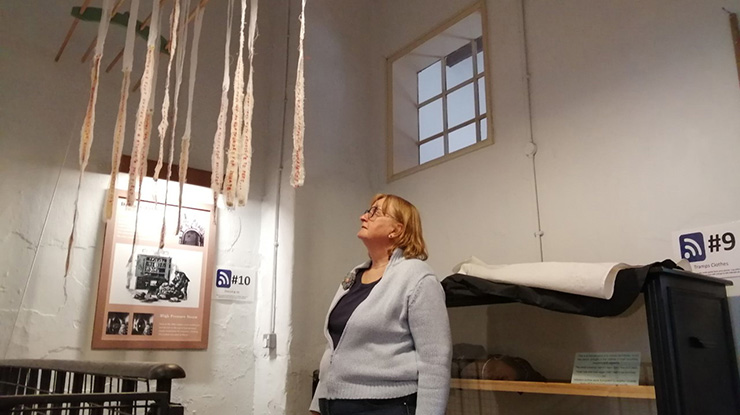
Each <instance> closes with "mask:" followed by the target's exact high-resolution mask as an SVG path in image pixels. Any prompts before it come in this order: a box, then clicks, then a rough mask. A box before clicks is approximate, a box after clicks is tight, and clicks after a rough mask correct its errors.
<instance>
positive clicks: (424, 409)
mask: <svg viewBox="0 0 740 415" xmlns="http://www.w3.org/2000/svg"><path fill="white" fill-rule="evenodd" d="M369 265H370V262H369V261H368V262H366V263H364V264H362V265H360V266H358V267H355V268H354V269H353V270H352V271H351V273H350V276H351V277H354V275H356V273H357V270H359V269H362V268H367V267H369ZM359 283H360V282H359V281H355V284H359ZM346 293H347V290H345V289H344V288H343V287H342V286H341V285H340V286H339V289H338V290H337V293H336V295H334V300H332V302H331V306H330V307H329V311H328V312H327V314H326V321H325V323H324V335H325V336H326V340H327V346H326V350H325V351H324V356H323V357H322V358H321V365H320V381H319V385H318V387H317V389H316V394H315V395H314V399H313V402H311V408H310V409H311V410H312V411H316V412H319V405H318V399H319V398H326V399H389V398H397V397H401V396H406V395H410V394H412V393H418V397H417V407H416V408H417V409H416V413H417V414H419V415H443V414H444V413H445V410H446V407H447V397H448V395H449V388H450V359H451V354H452V350H451V349H452V347H451V339H450V324H449V320H448V317H447V308H446V307H445V295H444V292H443V291H442V286H441V285H440V284H439V282H438V281H437V279H436V277H435V276H434V272H433V271H432V269H431V267H429V265H427V264H426V263H425V262H423V261H420V260H418V259H406V258H404V257H403V251H401V250H400V249H396V250H395V251H394V252H393V255H392V256H391V259H390V262H389V263H388V266H387V267H386V269H385V273H384V274H383V278H382V279H381V280H380V281H379V282H378V285H376V286H375V288H374V289H373V291H372V292H371V293H370V295H369V296H368V297H367V299H366V300H365V301H363V302H362V303H361V304H360V305H359V306H357V309H355V311H354V313H352V316H351V317H350V319H349V321H348V322H347V326H346V327H345V329H344V332H343V333H342V337H341V338H340V339H339V342H338V343H337V347H336V349H335V348H334V347H333V343H332V341H331V336H330V335H329V330H328V328H327V325H328V321H329V314H331V312H332V310H333V309H334V307H335V306H336V304H337V302H338V301H339V299H340V298H342V297H343V296H344V295H345V294H346Z"/></svg>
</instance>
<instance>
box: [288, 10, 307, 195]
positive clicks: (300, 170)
mask: <svg viewBox="0 0 740 415" xmlns="http://www.w3.org/2000/svg"><path fill="white" fill-rule="evenodd" d="M301 3H302V5H301V17H300V21H301V32H300V36H299V38H298V69H297V70H296V81H295V105H294V111H295V113H294V116H293V171H292V173H291V175H290V184H291V186H293V187H300V186H303V180H304V178H305V176H306V170H305V165H304V159H303V137H304V134H305V132H306V131H305V130H306V125H305V119H304V112H303V103H304V101H305V91H304V89H305V88H304V79H303V38H304V37H305V35H306V0H302V2H301Z"/></svg>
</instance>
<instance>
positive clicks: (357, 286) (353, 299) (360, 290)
mask: <svg viewBox="0 0 740 415" xmlns="http://www.w3.org/2000/svg"><path fill="white" fill-rule="evenodd" d="M364 272H365V270H361V271H357V275H356V276H355V282H354V283H353V284H352V286H351V287H349V292H348V293H347V294H345V295H344V297H342V298H340V299H339V301H338V302H337V305H336V306H334V310H332V312H331V314H329V326H328V328H329V335H330V336H331V340H332V342H333V343H334V348H335V349H336V347H337V344H338V343H339V339H340V338H341V337H342V333H343V332H344V328H345V327H346V326H347V321H348V320H349V318H350V317H351V316H352V313H354V311H355V309H356V308H357V306H358V305H360V303H362V302H363V301H365V299H366V298H367V296H368V295H370V291H372V290H373V288H374V287H375V285H377V284H378V281H380V279H378V281H374V282H371V283H370V284H363V283H362V274H363V273H364Z"/></svg>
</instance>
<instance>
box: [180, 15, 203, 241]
mask: <svg viewBox="0 0 740 415" xmlns="http://www.w3.org/2000/svg"><path fill="white" fill-rule="evenodd" d="M204 13H205V8H204V7H198V9H197V11H196V13H195V23H194V24H193V46H192V49H190V75H189V76H188V83H189V84H188V113H187V116H186V117H185V133H184V134H183V136H182V144H181V146H180V198H179V201H178V203H177V232H179V231H180V213H181V211H182V194H183V190H184V186H185V181H186V180H187V175H188V159H189V158H190V135H191V133H192V131H191V124H192V120H193V96H194V93H195V75H196V72H197V70H198V44H199V43H200V30H201V28H202V27H203V14H204Z"/></svg>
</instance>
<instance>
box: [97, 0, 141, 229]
mask: <svg viewBox="0 0 740 415" xmlns="http://www.w3.org/2000/svg"><path fill="white" fill-rule="evenodd" d="M138 15H139V0H131V9H130V10H129V20H128V26H127V28H126V45H125V46H124V48H123V69H122V71H123V81H122V82H121V100H120V102H119V104H118V117H117V118H116V127H115V130H114V132H113V154H112V155H111V171H110V182H109V183H108V194H107V195H106V198H105V216H104V220H109V219H110V218H111V217H112V216H113V209H114V204H115V200H116V179H117V177H118V169H119V168H120V166H121V154H122V152H123V141H124V139H125V137H126V107H127V104H128V94H129V92H128V91H129V85H130V83H131V69H132V67H133V63H134V41H135V36H136V22H137V20H136V19H137V17H138Z"/></svg>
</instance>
